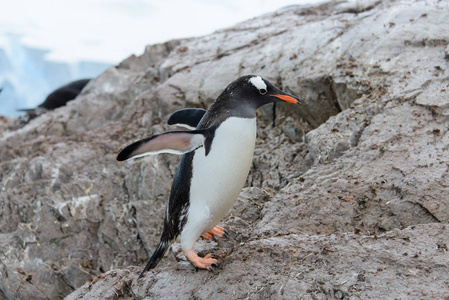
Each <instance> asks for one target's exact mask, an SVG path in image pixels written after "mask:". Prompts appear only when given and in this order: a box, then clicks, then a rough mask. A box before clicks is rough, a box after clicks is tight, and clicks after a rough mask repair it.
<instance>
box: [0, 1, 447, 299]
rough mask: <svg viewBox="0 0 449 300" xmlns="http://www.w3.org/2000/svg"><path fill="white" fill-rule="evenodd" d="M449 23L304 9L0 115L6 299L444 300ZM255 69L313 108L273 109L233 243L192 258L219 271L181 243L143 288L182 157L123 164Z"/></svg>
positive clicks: (130, 64)
mask: <svg viewBox="0 0 449 300" xmlns="http://www.w3.org/2000/svg"><path fill="white" fill-rule="evenodd" d="M448 9H449V5H448V4H447V3H446V2H441V1H431V0H421V1H411V0H395V1H366V2H364V3H358V2H328V3H322V4H320V5H311V6H290V7H286V8H284V9H281V10H279V11H277V12H274V13H272V14H266V15H264V16H261V17H259V18H255V19H252V20H249V21H247V22H243V23H240V24H237V25H236V26H234V27H232V28H228V29H223V30H220V31H217V32H215V33H213V34H211V35H208V36H204V37H199V38H193V39H185V40H176V41H170V42H167V43H164V44H159V45H152V46H148V47H147V48H146V50H145V52H144V53H143V54H142V55H141V56H131V57H129V58H128V59H126V60H125V61H123V62H122V63H120V64H119V65H118V66H116V67H112V68H109V69H108V70H107V71H105V72H104V73H103V74H102V75H100V76H99V77H98V78H95V79H93V80H92V81H91V83H90V84H89V86H88V87H87V89H85V90H84V91H83V93H82V94H81V95H80V96H79V99H78V100H77V101H73V102H69V103H68V105H67V106H65V107H62V108H59V109H56V110H54V111H52V112H49V113H46V114H45V115H42V116H39V117H38V118H36V119H34V120H32V121H31V122H30V123H28V124H26V125H25V126H23V127H22V128H19V127H20V126H15V125H14V124H15V120H12V119H6V118H5V119H4V118H1V119H0V130H1V131H0V161H1V163H0V174H1V175H0V176H1V177H0V178H1V193H0V206H1V209H0V254H1V256H0V258H1V263H0V273H1V276H0V291H1V293H0V295H2V296H1V297H4V298H7V299H30V298H33V299H41V298H42V299H48V298H50V299H61V298H63V297H66V296H67V298H68V299H105V298H107V299H118V298H123V299H128V298H129V299H134V298H137V299H145V298H147V299H150V298H175V297H176V298H181V299H182V298H201V299H202V298H211V297H214V298H217V297H218V298H248V297H249V298H252V297H253V298H268V297H271V298H301V297H302V298H305V299H312V298H319V299H325V298H345V299H353V298H354V299H358V298H377V299H382V298H420V299H421V298H424V299H425V298H428V299H434V298H444V297H445V296H446V295H447V294H448V292H449V291H448V289H449V286H448V285H447V266H445V264H444V262H445V261H446V260H447V259H446V257H447V255H448V254H447V242H446V240H447V235H448V232H447V228H448V227H447V223H448V222H449V219H448V216H449V201H448V199H447V197H446V195H447V194H448V192H449V191H448V187H449V182H448V164H447V162H448V161H449V156H448V154H447V151H448V147H449V146H448V145H449V134H448V133H447V127H448V122H449V120H448V105H447V93H448V92H447V90H448V88H449V73H448V65H447V58H446V56H447V47H448V44H449V42H448V41H449V35H448V33H447V28H449V21H448V20H447V18H445V17H444V16H446V14H447V11H448ZM254 73H255V74H260V75H262V76H264V77H265V78H267V79H268V80H270V81H272V82H273V83H274V84H276V85H277V86H279V87H280V88H282V89H283V90H285V91H287V92H291V93H293V94H295V95H297V96H299V97H300V98H301V99H302V100H303V105H302V106H298V107H295V108H292V106H285V105H278V106H276V107H275V108H274V107H273V106H268V107H264V108H263V109H261V110H260V111H259V121H258V139H257V145H256V150H255V158H254V164H253V168H252V170H251V171H250V175H249V177H248V184H247V185H248V187H246V188H245V189H244V190H243V191H242V193H241V194H240V197H239V199H238V200H237V203H236V204H235V205H234V207H233V208H232V210H231V211H230V213H229V214H228V216H227V217H226V218H225V219H224V220H223V221H222V222H221V223H220V224H221V225H222V226H224V227H226V229H227V230H228V231H229V232H230V235H231V238H230V239H229V240H225V239H217V241H215V242H209V241H200V242H199V243H198V245H197V247H198V248H197V250H198V251H199V253H200V254H206V253H207V252H210V251H213V252H214V253H216V254H217V256H218V257H219V260H220V262H221V264H222V267H221V268H219V269H218V270H217V271H216V272H215V273H209V272H205V271H195V270H194V268H193V267H192V266H191V265H190V264H189V263H187V262H186V261H185V258H184V257H183V255H181V254H179V247H177V246H176V245H175V246H174V247H173V248H174V251H173V254H174V255H173V254H171V253H170V254H168V255H167V257H165V258H164V259H163V260H162V261H161V263H160V264H159V265H158V267H157V268H156V269H155V270H152V271H151V272H149V273H147V275H146V276H145V278H144V279H142V280H140V281H137V276H138V275H139V272H140V271H141V269H142V268H143V266H144V265H145V264H146V262H147V260H148V257H149V255H151V253H152V251H153V250H154V248H155V246H156V245H157V242H158V240H159V237H160V236H159V235H160V232H161V227H162V219H163V217H164V212H165V205H166V201H167V197H168V193H169V190H170V186H171V181H172V179H173V175H174V173H175V170H176V166H177V162H178V160H179V157H176V156H173V155H167V154H162V155H158V156H152V157H146V158H142V159H138V160H135V161H131V162H125V163H119V162H117V161H116V160H115V157H116V155H117V153H118V152H119V151H120V149H121V148H122V147H124V146H126V145H127V144H129V143H130V142H132V141H135V140H137V139H141V138H143V137H146V136H149V135H151V134H156V133H160V132H163V131H165V130H169V129H171V128H170V127H169V126H168V125H166V120H167V118H168V116H169V115H170V113H171V112H173V111H175V110H176V109H180V108H183V107H203V108H207V107H208V105H209V104H210V103H211V102H212V101H213V100H214V99H215V98H216V97H217V96H218V95H219V93H220V92H221V91H222V89H223V88H224V87H225V86H226V85H227V84H228V83H230V82H231V81H232V80H234V79H236V78H237V77H239V76H241V75H244V74H254ZM273 111H274V112H275V116H276V118H275V122H274V124H275V125H274V126H273ZM86 281H87V283H85V284H83V283H84V282H86ZM205 281H207V282H208V283H209V284H207V285H204V282H205ZM72 292H73V293H72ZM70 293H72V294H70Z"/></svg>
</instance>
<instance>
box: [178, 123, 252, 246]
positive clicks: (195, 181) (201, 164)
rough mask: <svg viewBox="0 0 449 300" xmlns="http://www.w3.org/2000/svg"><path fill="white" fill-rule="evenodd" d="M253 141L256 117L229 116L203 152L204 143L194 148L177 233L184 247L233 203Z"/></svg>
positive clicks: (237, 193) (250, 158)
mask: <svg viewBox="0 0 449 300" xmlns="http://www.w3.org/2000/svg"><path fill="white" fill-rule="evenodd" d="M255 142H256V118H253V119H244V118H237V117H231V118H228V119H227V120H226V121H224V122H223V123H222V124H221V125H220V126H219V127H218V128H217V129H216V131H215V135H214V139H213V141H212V144H211V148H210V151H209V153H208V155H207V156H206V154H205V148H204V147H201V148H199V149H198V150H196V151H195V155H194V157H193V161H192V181H191V185H190V207H189V210H188V216H187V223H186V225H185V226H184V228H183V231H182V233H181V246H182V248H183V249H184V250H186V249H185V248H189V247H190V244H191V243H192V242H191V240H193V243H194V242H195V241H196V239H197V238H198V236H199V235H200V234H202V233H205V232H207V231H209V230H210V229H212V228H213V227H214V226H215V225H217V223H218V222H219V221H220V220H221V219H222V218H223V217H224V216H225V215H226V213H227V212H228V211H229V209H230V208H231V207H232V205H233V204H234V202H235V200H236V199H237V197H238V195H239V193H240V191H241V190H242V188H243V186H244V185H245V182H246V178H247V177H248V172H249V169H250V167H251V163H252V160H253V155H254V147H255ZM191 246H193V244H192V245H191Z"/></svg>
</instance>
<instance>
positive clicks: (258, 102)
mask: <svg viewBox="0 0 449 300" xmlns="http://www.w3.org/2000/svg"><path fill="white" fill-rule="evenodd" d="M221 97H223V98H226V101H229V102H231V103H233V104H234V106H238V107H240V108H241V109H245V108H247V109H253V110H254V111H255V110H256V109H257V108H259V107H260V106H262V105H265V104H268V103H272V102H289V103H295V104H297V103H301V101H300V100H299V99H298V98H296V97H295V96H293V95H290V94H287V93H284V92H283V91H281V90H279V89H278V88H276V87H275V86H274V85H272V84H271V83H270V82H268V81H267V80H265V79H263V78H262V77H260V76H257V75H247V76H243V77H240V78H239V79H237V80H235V81H234V82H232V83H231V84H230V85H228V87H227V88H226V89H225V90H224V91H223V93H222V95H221Z"/></svg>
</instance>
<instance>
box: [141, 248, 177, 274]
mask: <svg viewBox="0 0 449 300" xmlns="http://www.w3.org/2000/svg"><path fill="white" fill-rule="evenodd" d="M170 244H171V243H170V242H169V241H166V240H163V239H161V242H160V243H159V245H158V246H157V248H156V250H155V251H154V253H153V255H152V256H151V258H150V260H149V261H148V263H147V265H146V266H145V268H144V269H143V271H142V273H141V274H140V276H139V278H137V279H140V278H142V277H143V274H145V272H146V271H148V270H150V269H153V268H155V267H156V266H157V264H158V263H159V261H160V260H161V259H162V258H163V257H164V255H165V253H167V251H168V249H170Z"/></svg>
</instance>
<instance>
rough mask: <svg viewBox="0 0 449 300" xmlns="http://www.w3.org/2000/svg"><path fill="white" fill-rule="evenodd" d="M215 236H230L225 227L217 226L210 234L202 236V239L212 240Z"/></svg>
mask: <svg viewBox="0 0 449 300" xmlns="http://www.w3.org/2000/svg"><path fill="white" fill-rule="evenodd" d="M214 236H218V237H225V238H229V234H228V233H227V232H226V230H224V228H223V227H220V226H215V227H214V228H212V229H211V230H210V231H209V232H206V233H204V234H202V235H201V237H202V238H205V239H208V240H212V239H213V238H214Z"/></svg>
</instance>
